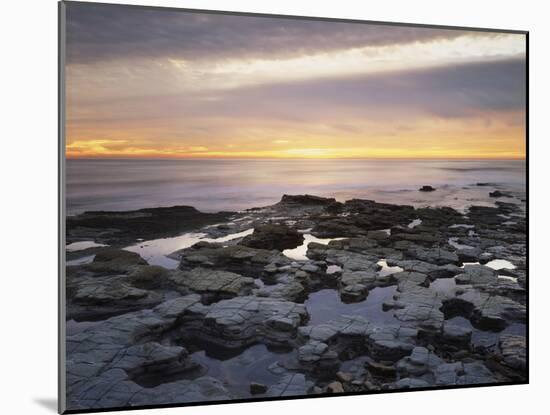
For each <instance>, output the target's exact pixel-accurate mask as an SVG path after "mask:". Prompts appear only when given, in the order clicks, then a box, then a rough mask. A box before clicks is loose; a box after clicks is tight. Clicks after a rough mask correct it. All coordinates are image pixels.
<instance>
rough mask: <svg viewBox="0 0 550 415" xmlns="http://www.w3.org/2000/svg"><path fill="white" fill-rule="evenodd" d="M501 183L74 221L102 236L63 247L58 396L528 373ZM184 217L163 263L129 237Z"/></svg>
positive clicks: (195, 395)
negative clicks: (463, 192) (450, 199)
mask: <svg viewBox="0 0 550 415" xmlns="http://www.w3.org/2000/svg"><path fill="white" fill-rule="evenodd" d="M495 190H499V189H496V188H494V187H490V186H489V185H487V191H495ZM500 190H501V191H502V192H503V193H504V194H506V199H504V198H500V197H499V198H494V206H472V207H470V208H469V209H468V210H467V211H465V212H458V211H456V210H454V209H451V208H448V207H441V208H424V207H423V208H414V207H412V206H402V205H392V204H387V203H377V202H375V201H372V200H360V199H353V200H348V201H346V202H339V201H337V200H335V199H332V198H322V197H318V196H313V195H284V196H283V197H282V199H281V201H280V202H279V203H277V204H275V205H272V206H267V207H262V208H254V209H250V210H248V211H244V212H238V213H229V212H226V213H220V214H202V213H201V212H198V211H196V210H195V209H193V208H189V207H173V208H160V209H159V210H156V209H144V210H138V211H132V212H90V213H85V214H82V215H78V216H76V217H73V218H71V220H70V221H68V223H67V232H68V241H71V242H74V241H86V240H93V241H95V242H97V243H99V244H108V245H109V246H99V245H96V246H93V247H90V248H86V249H84V250H82V251H80V252H69V253H68V254H67V255H68V256H67V258H68V259H71V260H73V259H74V260H77V262H75V263H74V265H69V266H68V267H67V291H66V302H67V354H66V359H67V384H66V385H67V401H68V408H69V409H73V410H78V409H88V408H91V409H101V408H103V409H105V408H113V407H120V406H135V405H151V404H153V405H154V404H164V403H190V402H203V401H220V400H222V401H223V400H230V399H243V398H244V399H246V398H251V397H281V396H297V395H309V394H324V393H336V394H337V393H342V392H361V391H372V390H390V389H391V390H394V389H410V388H426V387H437V386H448V385H470V384H494V383H502V382H511V381H515V382H525V381H526V372H527V339H526V336H525V333H526V327H525V324H526V319H527V309H526V302H527V293H526V288H525V287H526V286H527V283H528V278H529V277H528V275H527V267H526V257H525V256H526V221H525V203H524V200H525V195H524V194H521V193H514V192H513V191H509V190H507V189H500ZM502 200H507V201H506V202H504V201H502ZM510 200H512V201H513V203H512V202H510ZM136 226H142V233H139V234H137V233H136V232H137V231H136V229H137V228H136ZM182 232H192V233H190V234H184V235H187V236H189V237H190V238H191V237H192V238H196V240H194V242H193V243H192V244H188V245H184V246H183V247H182V246H181V245H180V246H176V248H172V250H174V249H177V248H178V247H179V248H181V249H177V250H176V251H175V252H172V251H169V252H164V253H163V255H164V257H165V259H166V260H167V261H168V260H170V261H172V262H167V263H175V265H174V266H172V267H168V266H160V265H154V264H151V263H149V258H145V257H144V256H141V255H139V254H138V253H136V252H129V251H128V250H126V249H125V248H128V246H129V245H130V246H133V248H132V249H135V246H136V243H137V238H140V240H142V239H145V240H144V241H141V242H139V243H140V244H141V245H142V247H144V248H146V247H147V246H148V244H150V243H152V242H151V240H153V239H156V238H172V237H174V238H177V237H178V236H179V235H181V234H182ZM196 235H202V236H200V237H198V236H196ZM235 235H236V236H235ZM170 246H174V245H170Z"/></svg>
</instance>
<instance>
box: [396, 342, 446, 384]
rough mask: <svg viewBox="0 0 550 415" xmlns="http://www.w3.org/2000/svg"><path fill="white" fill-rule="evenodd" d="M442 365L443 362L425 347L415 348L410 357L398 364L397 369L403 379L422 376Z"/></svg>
mask: <svg viewBox="0 0 550 415" xmlns="http://www.w3.org/2000/svg"><path fill="white" fill-rule="evenodd" d="M442 363H443V360H441V359H440V358H439V357H438V356H437V355H435V354H434V353H431V352H430V351H429V350H428V349H426V348H425V347H415V348H414V349H413V351H412V353H411V354H410V356H406V357H404V358H403V359H401V360H400V361H399V362H397V364H396V368H397V371H398V372H399V373H400V374H401V375H402V376H403V377H409V376H422V375H424V374H425V373H427V372H428V371H430V370H431V369H432V368H435V367H437V366H439V365H440V364H442Z"/></svg>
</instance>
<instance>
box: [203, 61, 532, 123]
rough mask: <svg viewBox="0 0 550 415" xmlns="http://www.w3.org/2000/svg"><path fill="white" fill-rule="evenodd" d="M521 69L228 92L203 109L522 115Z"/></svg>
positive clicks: (476, 68)
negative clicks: (505, 112)
mask: <svg viewBox="0 0 550 415" xmlns="http://www.w3.org/2000/svg"><path fill="white" fill-rule="evenodd" d="M525 70H526V66H525V60H524V59H513V60H504V61H494V62H484V63H469V64H461V65H456V66H441V67H437V68H430V69H418V70H414V71H407V72H391V73H384V74H378V75H370V76H360V77H352V78H339V79H334V78H333V79H320V80H315V81H305V82H292V83H286V84H273V85H267V86H259V87H252V88H242V89H238V90H233V91H230V92H227V93H226V94H225V95H222V98H223V99H221V100H219V101H216V102H213V103H211V104H208V105H207V108H208V110H209V111H212V113H214V114H215V113H222V114H236V113H242V114H243V115H246V114H251V113H253V114H256V115H258V116H261V115H265V116H285V115H286V116H288V117H296V116H297V115H298V116H300V117H303V116H307V117H308V118H309V116H319V114H320V113H322V114H326V112H327V111H334V112H336V111H337V112H338V113H339V114H345V113H354V114H359V115H362V116H363V115H364V116H365V117H367V118H368V117H369V116H374V117H376V116H377V114H378V115H379V114H382V115H383V116H384V117H389V118H391V116H392V114H401V115H402V114H406V113H410V114H414V116H416V115H418V113H419V112H420V113H428V114H431V115H435V116H439V117H443V118H458V117H468V116H472V115H476V114H478V113H481V112H495V113H496V112H501V111H516V110H525V97H526V95H525V94H526V84H525V77H526V73H525ZM195 104H197V102H195ZM199 106H200V104H199Z"/></svg>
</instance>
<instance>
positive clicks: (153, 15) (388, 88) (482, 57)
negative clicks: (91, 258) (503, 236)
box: [66, 3, 526, 158]
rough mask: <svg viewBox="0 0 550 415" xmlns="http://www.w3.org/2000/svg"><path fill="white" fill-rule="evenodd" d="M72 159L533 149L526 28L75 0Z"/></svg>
mask: <svg viewBox="0 0 550 415" xmlns="http://www.w3.org/2000/svg"><path fill="white" fill-rule="evenodd" d="M66 74H67V78H66V79H67V107H66V110H67V111H66V112H67V128H66V131H67V156H68V157H117V158H119V157H146V158H186V157H198V158H209V157H281V158H288V157H296V158H301V157H313V158H340V157H344V158H345V157H354V158H388V157H389V158H394V157H395V158H439V157H441V158H523V157H524V156H525V94H526V84H525V76H526V74H525V35H522V34H498V33H488V32H473V31H455V30H442V29H427V28H419V27H397V26H387V25H374V24H357V23H342V22H337V23H335V22H326V21H311V20H296V19H281V18H265V17H251V16H233V15H213V14H198V13H186V12H174V11H168V10H158V9H148V8H135V7H123V6H114V5H109V6H102V5H94V4H74V3H73V4H71V3H67V66H66Z"/></svg>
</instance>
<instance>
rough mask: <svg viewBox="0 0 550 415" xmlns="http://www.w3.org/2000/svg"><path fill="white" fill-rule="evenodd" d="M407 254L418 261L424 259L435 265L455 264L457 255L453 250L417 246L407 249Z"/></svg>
mask: <svg viewBox="0 0 550 415" xmlns="http://www.w3.org/2000/svg"><path fill="white" fill-rule="evenodd" d="M407 254H408V255H409V256H410V257H413V258H415V259H417V260H420V261H425V262H428V263H430V264H435V265H446V264H457V263H458V256H457V254H455V253H454V252H450V251H447V250H445V249H441V248H432V249H425V248H422V247H417V248H413V249H409V250H408V251H407Z"/></svg>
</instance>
